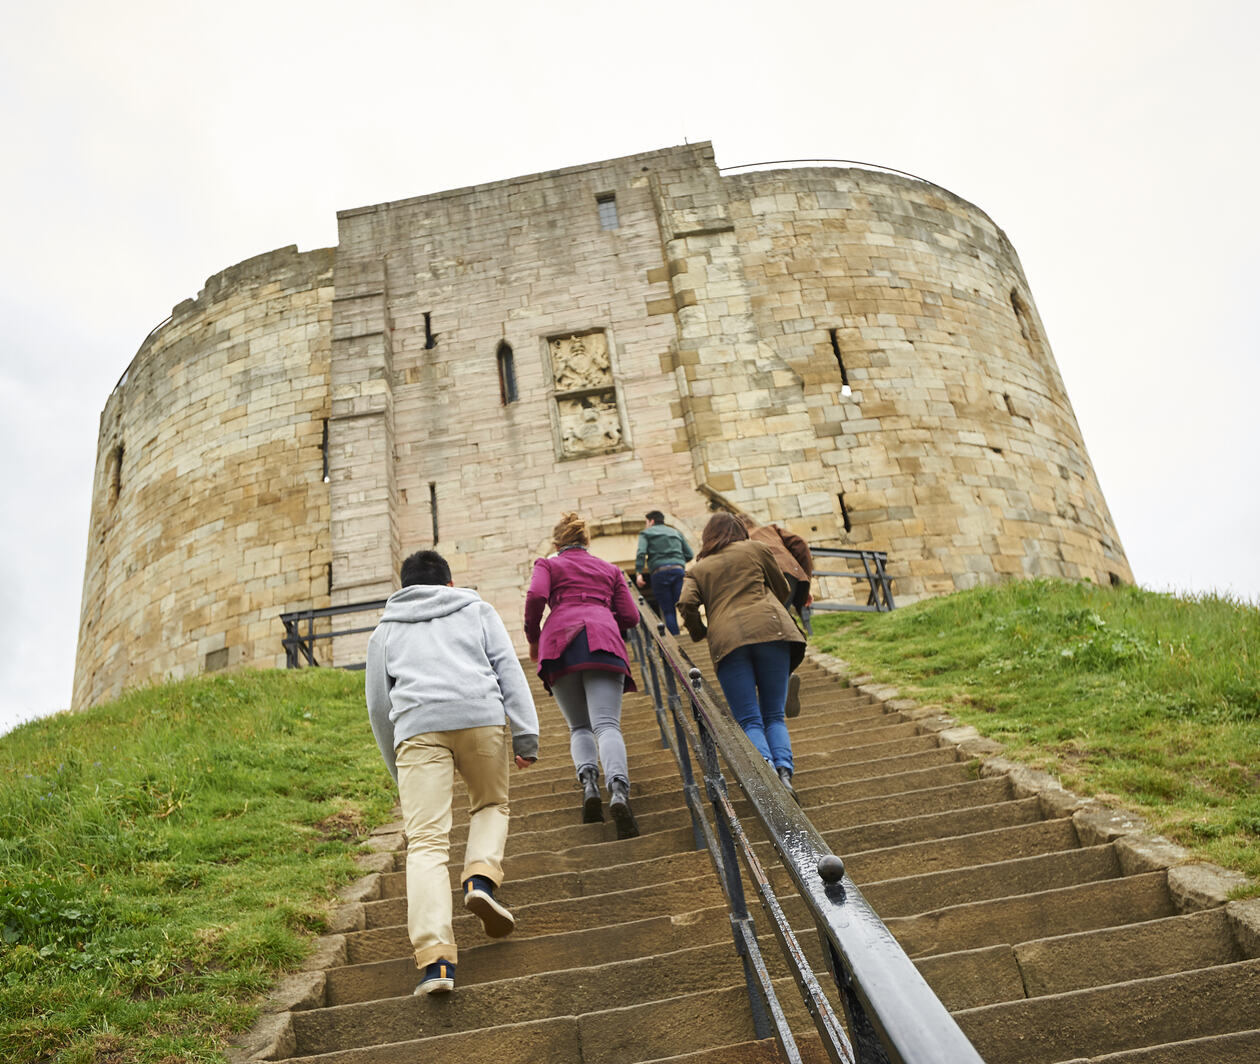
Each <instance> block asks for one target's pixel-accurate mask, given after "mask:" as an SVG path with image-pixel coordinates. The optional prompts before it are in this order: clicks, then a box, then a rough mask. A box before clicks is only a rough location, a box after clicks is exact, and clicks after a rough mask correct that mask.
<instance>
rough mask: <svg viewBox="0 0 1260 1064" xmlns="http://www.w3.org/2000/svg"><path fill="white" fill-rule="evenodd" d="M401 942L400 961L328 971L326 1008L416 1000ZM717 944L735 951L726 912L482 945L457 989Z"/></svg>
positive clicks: (413, 975) (469, 958)
mask: <svg viewBox="0 0 1260 1064" xmlns="http://www.w3.org/2000/svg"><path fill="white" fill-rule="evenodd" d="M396 942H397V943H398V945H399V946H400V948H401V950H402V952H401V953H399V954H398V955H396V956H393V957H389V958H387V959H381V960H376V961H368V962H365V963H362V964H349V965H345V966H343V967H340V968H334V969H332V970H331V971H329V972H328V973H327V981H326V989H325V992H326V995H327V1000H326V1002H325V1003H326V1004H328V1005H344V1004H347V1003H349V1002H352V1001H363V1000H368V999H371V998H378V997H398V996H401V995H404V994H410V993H411V991H412V989H413V988H414V987H415V985H416V982H417V981H418V979H419V975H418V973H417V970H416V966H415V961H414V959H413V958H412V955H411V946H410V944H409V943H408V942H407V938H406V933H405V932H401V931H400V932H399V933H398V934H397V935H396ZM716 943H725V944H726V946H727V947H728V948H729V949H731V950H732V951H733V950H734V948H735V947H734V943H733V942H732V940H731V922H730V916H729V914H728V912H727V909H726V907H725V905H715V906H711V907H709V908H707V909H697V910H696V911H694V912H689V913H672V914H661V915H656V916H650V917H647V918H645V919H642V920H632V921H629V922H627V923H620V924H610V925H608V926H606V927H590V928H582V929H580V930H577V931H568V932H562V933H559V934H554V935H535V936H533V937H525V936H520V937H518V936H516V935H512V936H511V937H509V938H505V939H499V940H497V941H494V942H485V941H484V940H483V941H482V943H481V944H480V945H469V946H466V947H465V946H461V948H460V951H459V985H460V987H461V988H463V987H466V986H475V985H477V984H478V983H486V982H493V981H495V980H497V979H506V978H513V977H516V976H523V975H539V974H545V973H547V972H551V971H556V970H558V969H565V968H580V967H583V966H587V965H589V964H590V963H591V962H592V961H596V960H598V961H600V962H601V963H611V962H613V961H620V960H627V959H634V958H642V957H651V956H654V955H656V954H659V953H668V952H669V951H671V950H675V949H686V948H688V947H691V946H704V945H713V944H716Z"/></svg>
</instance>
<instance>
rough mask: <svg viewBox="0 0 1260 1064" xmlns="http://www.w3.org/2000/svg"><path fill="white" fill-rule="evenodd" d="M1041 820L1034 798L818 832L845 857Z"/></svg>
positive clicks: (835, 851)
mask: <svg viewBox="0 0 1260 1064" xmlns="http://www.w3.org/2000/svg"><path fill="white" fill-rule="evenodd" d="M811 819H812V817H811ZM1040 819H1041V803H1040V802H1039V801H1038V800H1037V799H1036V798H1019V799H1016V800H1014V801H999V802H994V803H992V804H990V805H977V806H970V807H968V808H964V809H947V810H945V811H944V812H941V813H922V814H920V815H919V816H911V817H904V818H902V819H900V820H875V821H871V822H870V823H866V824H856V825H853V826H849V827H842V828H828V829H825V830H822V829H820V830H822V835H823V838H824V839H825V840H826V841H827V845H828V846H830V847H831V850H832V852H833V853H838V854H840V855H841V856H847V855H848V854H850V853H861V852H864V851H866V850H877V849H883V848H886V847H891V846H896V845H904V844H907V843H912V842H925V841H929V840H936V839H943V838H952V837H954V836H957V835H972V834H975V833H977V832H980V831H985V830H996V829H998V828H1003V827H1013V826H1015V825H1017V824H1032V823H1035V822H1036V821H1039V820H1040Z"/></svg>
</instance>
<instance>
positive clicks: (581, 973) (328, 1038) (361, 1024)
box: [293, 943, 743, 1055]
mask: <svg viewBox="0 0 1260 1064" xmlns="http://www.w3.org/2000/svg"><path fill="white" fill-rule="evenodd" d="M742 981H743V975H742V968H741V966H740V963H739V958H738V956H737V955H736V954H735V951H734V949H733V948H732V947H731V946H730V945H729V944H727V943H718V944H714V945H706V946H693V947H690V948H688V949H682V950H673V951H670V952H668V953H661V954H657V955H654V956H652V957H647V958H635V959H631V960H622V961H618V962H614V963H605V964H598V965H590V966H584V967H580V968H569V969H562V970H553V971H549V972H543V973H539V974H536V975H526V976H518V977H516V978H511V979H498V980H495V981H493V982H488V983H479V984H474V985H469V986H465V985H463V983H462V980H460V979H459V977H458V975H457V977H456V991H455V993H453V994H450V995H448V996H446V997H445V999H442V998H426V997H415V996H413V995H412V994H411V993H410V992H408V993H407V994H405V995H403V996H399V997H393V998H385V999H380V1000H374V1001H360V1002H355V1003H353V1004H349V1005H336V1006H330V1007H327V1008H322V1009H310V1010H307V1011H305V1012H298V1013H294V1015H293V1031H294V1035H295V1037H296V1039H297V1047H298V1052H299V1053H301V1054H307V1055H310V1054H314V1053H327V1052H331V1051H334V1050H341V1049H351V1048H354V1047H355V1046H358V1045H361V1044H363V1042H364V1041H365V1039H371V1040H372V1041H374V1042H378V1043H390V1042H401V1041H406V1040H407V1039H411V1038H415V1037H418V1036H421V1035H427V1036H429V1037H432V1036H433V1035H438V1034H450V1033H452V1032H454V1031H472V1030H480V1029H483V1028H487V1027H493V1026H495V1025H496V1024H498V1023H501V1022H502V1021H503V1019H504V1017H511V1018H512V1019H513V1020H515V1021H516V1022H527V1021H530V1020H539V1019H546V1018H548V1017H550V1016H570V1015H583V1014H586V1013H596V1012H600V1011H604V1010H607V1009H624V1008H625V1007H627V1006H631V1005H635V1004H639V1003H643V1002H655V1001H658V1000H660V999H662V998H673V997H677V996H679V995H684V994H686V995H690V994H696V993H700V992H703V991H708V990H713V989H716V988H720V987H726V986H732V985H736V984H739V983H742Z"/></svg>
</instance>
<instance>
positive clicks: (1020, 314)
mask: <svg viewBox="0 0 1260 1064" xmlns="http://www.w3.org/2000/svg"><path fill="white" fill-rule="evenodd" d="M1011 309H1012V310H1013V311H1015V320H1016V321H1017V322H1019V335H1020V336H1022V337H1023V338H1024V339H1025V340H1031V339H1033V337H1034V335H1035V333H1034V330H1033V327H1032V316H1031V315H1030V314H1029V312H1028V304H1027V303H1025V302H1024V301H1023V300H1022V299H1020V297H1019V293H1018V292H1016V291H1015V289H1013V288H1012V289H1011Z"/></svg>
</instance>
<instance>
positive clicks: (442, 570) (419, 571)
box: [398, 550, 451, 587]
mask: <svg viewBox="0 0 1260 1064" xmlns="http://www.w3.org/2000/svg"><path fill="white" fill-rule="evenodd" d="M398 576H399V579H400V580H402V586H403V587H412V586H414V585H415V584H449V583H450V582H451V567H450V566H449V565H447V564H446V559H445V558H443V557H442V555H440V554H439V553H438V552H437V551H435V550H418V551H416V553H415V554H413V555H411V556H410V557H408V558H407V560H406V561H404V562H403V563H402V569H401V571H400V572H399V574H398Z"/></svg>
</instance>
